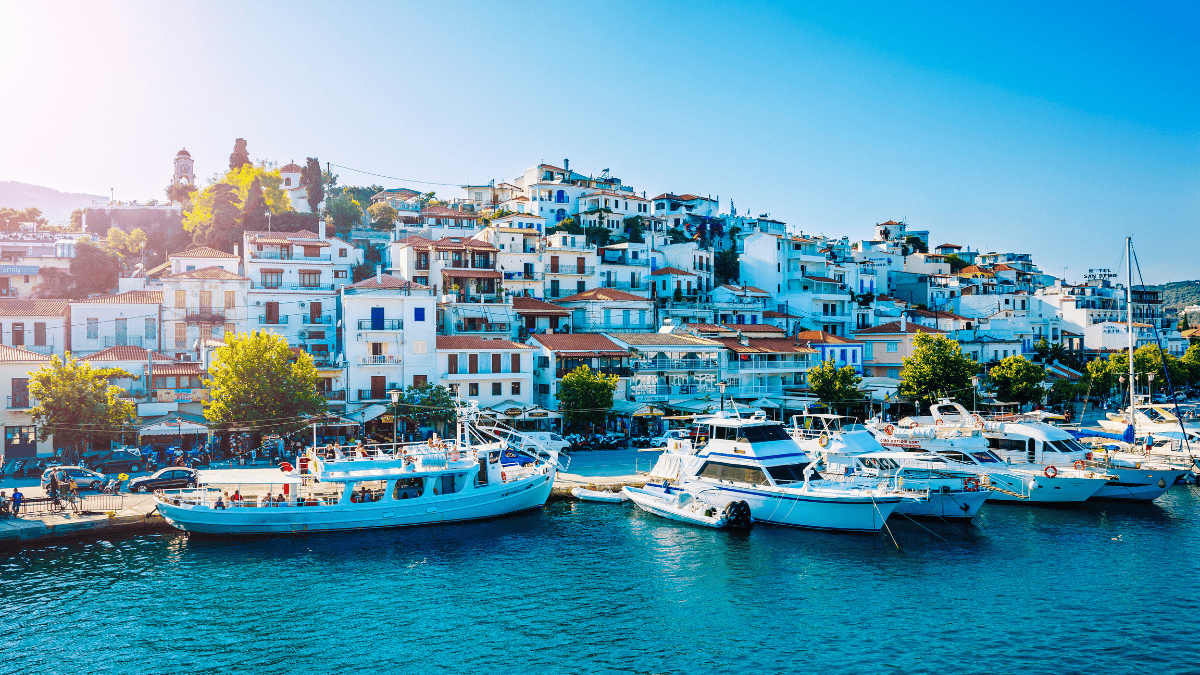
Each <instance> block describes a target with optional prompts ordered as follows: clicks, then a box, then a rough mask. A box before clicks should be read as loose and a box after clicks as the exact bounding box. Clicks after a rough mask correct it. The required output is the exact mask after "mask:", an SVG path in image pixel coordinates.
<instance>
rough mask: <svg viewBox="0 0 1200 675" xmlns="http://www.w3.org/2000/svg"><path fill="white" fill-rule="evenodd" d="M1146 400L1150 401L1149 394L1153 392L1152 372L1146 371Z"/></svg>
mask: <svg viewBox="0 0 1200 675" xmlns="http://www.w3.org/2000/svg"><path fill="white" fill-rule="evenodd" d="M1146 378H1147V379H1146V402H1147V403H1149V402H1150V395H1151V394H1153V393H1154V373H1146Z"/></svg>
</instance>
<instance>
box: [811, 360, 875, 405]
mask: <svg viewBox="0 0 1200 675" xmlns="http://www.w3.org/2000/svg"><path fill="white" fill-rule="evenodd" d="M860 382H862V378H861V377H859V376H858V373H857V372H855V371H854V366H843V367H841V368H838V367H837V364H835V363H834V362H833V361H832V360H829V361H822V362H821V364H820V365H818V366H816V367H814V368H812V369H810V370H809V371H808V389H809V391H811V392H812V393H813V395H814V396H816V397H817V398H819V399H821V401H822V402H823V403H825V404H826V405H828V406H830V408H834V407H837V406H839V405H846V404H849V403H852V402H856V401H861V400H862V398H863V394H862V392H861V391H859V389H858V384H859V383H860Z"/></svg>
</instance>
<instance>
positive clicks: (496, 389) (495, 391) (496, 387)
mask: <svg viewBox="0 0 1200 675" xmlns="http://www.w3.org/2000/svg"><path fill="white" fill-rule="evenodd" d="M502 393H504V390H503V389H502V388H501V385H500V383H499V382H493V383H492V396H499V395H501V394H502Z"/></svg>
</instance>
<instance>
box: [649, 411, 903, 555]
mask: <svg viewBox="0 0 1200 675" xmlns="http://www.w3.org/2000/svg"><path fill="white" fill-rule="evenodd" d="M696 426H697V433H696V434H695V435H694V438H696V439H697V442H698V443H701V442H702V443H703V446H702V447H697V446H696V445H693V443H692V440H691V439H690V438H672V439H670V440H668V442H667V449H666V451H665V452H663V453H662V454H661V455H659V457H658V460H657V461H656V462H655V464H654V467H653V468H652V469H651V470H650V471H649V475H648V478H649V480H648V482H647V484H646V487H645V489H646V490H647V491H651V492H653V491H662V492H664V493H666V494H677V493H680V492H688V493H691V494H694V495H698V496H699V498H700V499H701V500H702V501H704V502H705V503H709V504H712V505H714V506H718V507H720V508H724V506H725V505H726V504H728V503H730V502H734V501H739V500H742V501H745V502H746V503H747V504H748V505H749V506H750V510H751V513H752V515H753V517H754V520H755V521H757V522H765V523H774V524H778V525H790V526H795V527H806V528H815V529H823V530H839V531H851V532H877V531H878V530H879V529H880V528H882V527H883V524H884V522H885V521H887V518H888V516H890V515H891V513H892V511H893V510H894V509H895V508H896V506H897V505H898V504H900V502H901V500H903V499H904V498H905V495H903V494H900V493H898V492H897V491H895V490H894V489H892V488H890V487H889V486H888V485H887V484H886V483H883V484H878V483H877V484H875V485H870V486H868V485H866V484H863V483H842V482H835V481H826V480H824V479H823V477H822V475H821V474H820V473H819V472H818V471H817V470H816V466H815V465H814V464H813V463H812V462H811V461H810V460H809V458H808V455H807V454H806V453H805V451H804V449H803V448H801V447H800V446H799V444H797V443H796V441H795V440H793V439H792V437H791V436H789V435H788V433H787V431H786V430H785V429H784V427H783V425H782V424H781V423H779V422H775V421H771V420H767V419H766V418H765V416H762V415H761V414H759V415H755V416H753V417H743V416H742V415H741V414H740V413H739V412H737V411H736V410H735V411H733V412H719V413H717V414H715V415H712V416H707V417H701V418H699V419H697V421H696Z"/></svg>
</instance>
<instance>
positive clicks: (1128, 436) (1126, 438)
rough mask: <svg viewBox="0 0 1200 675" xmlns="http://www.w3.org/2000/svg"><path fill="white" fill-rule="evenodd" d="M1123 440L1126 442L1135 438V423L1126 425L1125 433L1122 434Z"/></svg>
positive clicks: (1130, 441)
mask: <svg viewBox="0 0 1200 675" xmlns="http://www.w3.org/2000/svg"><path fill="white" fill-rule="evenodd" d="M1121 440H1123V441H1125V442H1126V443H1132V442H1133V440H1134V438H1133V425H1132V424H1130V425H1129V426H1127V427H1125V433H1124V434H1121Z"/></svg>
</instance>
